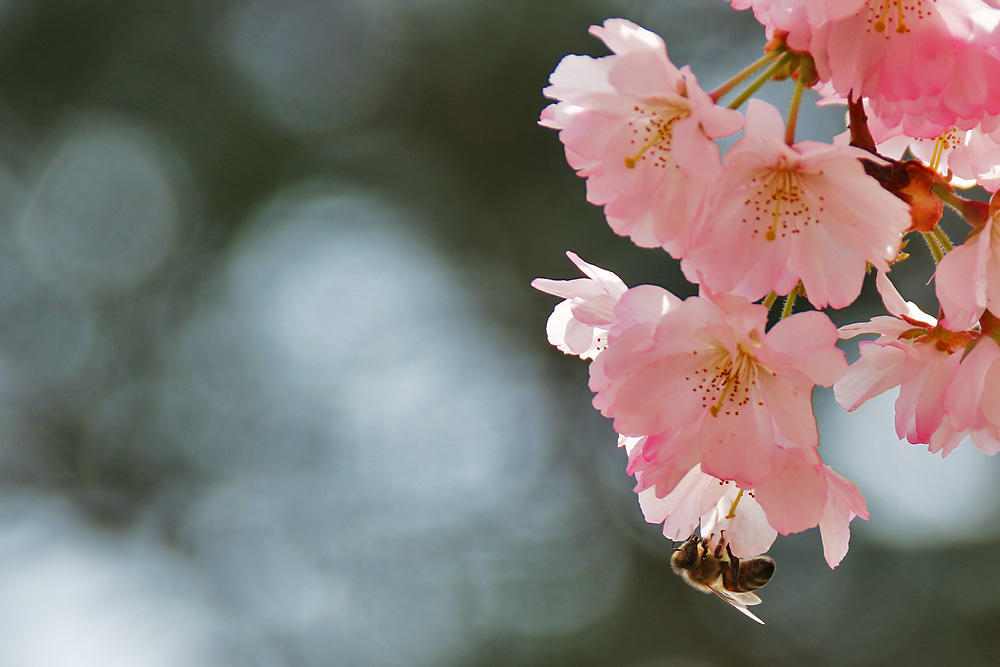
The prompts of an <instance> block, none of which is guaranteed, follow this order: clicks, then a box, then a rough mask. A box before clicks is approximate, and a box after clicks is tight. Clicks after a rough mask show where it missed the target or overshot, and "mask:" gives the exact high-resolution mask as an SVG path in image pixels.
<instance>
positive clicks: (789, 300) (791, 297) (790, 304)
mask: <svg viewBox="0 0 1000 667" xmlns="http://www.w3.org/2000/svg"><path fill="white" fill-rule="evenodd" d="M801 286H802V283H801V282H800V283H798V284H797V285H795V287H793V288H792V291H791V292H789V293H788V296H787V297H786V298H785V307H784V308H782V310H781V319H785V318H786V317H788V316H789V315H791V314H792V309H793V308H795V298H796V297H797V296H798V295H799V288H800V287H801Z"/></svg>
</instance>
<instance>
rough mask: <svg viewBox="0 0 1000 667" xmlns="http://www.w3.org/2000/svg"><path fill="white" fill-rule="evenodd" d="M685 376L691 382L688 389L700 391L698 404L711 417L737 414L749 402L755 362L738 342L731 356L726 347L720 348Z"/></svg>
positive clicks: (754, 375)
mask: <svg viewBox="0 0 1000 667" xmlns="http://www.w3.org/2000/svg"><path fill="white" fill-rule="evenodd" d="M685 379H687V380H690V381H693V382H694V386H693V387H692V388H691V390H692V391H695V392H701V395H702V407H703V408H708V411H709V412H710V413H711V414H712V416H713V417H718V416H719V414H725V415H738V414H739V413H740V409H741V408H742V407H743V406H744V405H746V404H747V403H749V402H750V399H751V396H750V392H751V390H752V388H753V387H754V385H755V384H756V381H757V363H756V360H755V359H754V358H753V356H752V355H750V354H748V353H746V352H744V350H743V348H742V346H741V347H740V349H739V352H738V353H737V355H736V358H735V359H734V358H732V357H731V356H730V354H729V352H728V351H726V350H720V351H719V354H718V355H716V357H715V359H714V360H713V361H711V362H709V363H708V364H706V365H705V366H703V367H702V368H699V369H698V370H697V371H695V372H694V376H693V377H691V376H689V377H687V378H685Z"/></svg>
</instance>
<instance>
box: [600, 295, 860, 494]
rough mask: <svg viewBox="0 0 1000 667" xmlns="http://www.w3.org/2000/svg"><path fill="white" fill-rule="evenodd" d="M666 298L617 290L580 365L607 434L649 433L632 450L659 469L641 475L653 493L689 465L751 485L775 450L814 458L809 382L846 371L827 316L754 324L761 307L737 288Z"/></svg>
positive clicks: (773, 463) (760, 319)
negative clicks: (609, 317)
mask: <svg viewBox="0 0 1000 667" xmlns="http://www.w3.org/2000/svg"><path fill="white" fill-rule="evenodd" d="M668 295H669V292H666V291H665V290H663V289H661V288H658V287H653V286H650V285H644V286H640V287H635V288H632V289H630V290H629V291H627V292H626V293H625V294H624V295H623V296H622V298H621V300H620V301H619V302H618V305H617V306H616V307H615V314H616V315H617V317H618V323H617V324H616V325H615V326H614V327H612V328H611V330H610V331H609V332H608V345H607V349H606V350H604V352H602V353H601V354H600V355H599V356H598V357H597V358H596V359H595V360H594V361H593V362H592V363H591V365H590V388H591V389H592V390H593V391H594V392H595V393H596V395H595V397H594V406H595V407H596V408H598V409H599V410H601V412H602V414H604V415H605V416H607V417H612V418H613V419H614V427H615V430H616V431H617V432H618V433H620V434H623V435H628V436H639V437H641V436H649V437H648V438H647V440H646V442H645V444H644V447H643V450H642V458H643V459H644V460H645V461H646V462H647V463H649V464H650V465H651V466H656V467H657V468H659V472H658V473H655V474H653V473H650V474H651V475H652V477H651V478H650V479H649V480H647V482H649V483H653V484H656V485H658V486H659V487H660V489H661V490H660V491H658V493H659V494H660V495H663V494H665V493H667V492H669V490H670V489H671V488H672V485H675V484H676V483H677V482H678V481H679V476H683V475H684V474H685V473H686V472H687V471H688V470H690V469H691V468H692V467H694V466H695V465H696V464H699V463H700V464H701V469H702V470H703V471H704V472H705V473H706V474H709V475H712V476H714V477H718V478H719V479H726V480H732V481H734V482H736V483H737V484H739V485H740V486H741V487H745V488H752V487H753V486H754V485H755V484H757V483H758V482H761V481H762V480H765V479H767V478H768V477H769V476H770V475H771V474H772V473H773V472H774V470H775V468H776V467H778V466H780V465H781V464H782V462H783V461H784V454H783V450H784V448H785V447H791V448H801V449H803V450H804V451H805V453H806V455H807V456H809V457H812V458H813V459H814V462H817V461H815V459H818V457H817V456H816V454H815V449H816V447H817V445H818V435H817V432H816V421H815V418H814V416H813V412H812V404H811V395H812V389H813V387H814V386H815V385H817V384H821V385H824V386H830V385H831V384H832V383H833V382H835V381H836V380H837V379H838V378H839V376H840V374H841V373H842V372H843V371H844V370H845V368H846V362H845V361H844V356H843V353H842V352H840V351H839V350H838V349H837V348H836V347H835V343H836V339H837V334H836V329H835V328H834V326H833V324H832V323H831V322H830V320H829V318H827V317H826V316H825V315H823V314H821V313H819V312H815V311H814V312H808V313H799V314H797V315H793V316H791V317H788V318H786V319H784V320H781V321H780V322H779V323H778V324H776V325H775V326H774V327H772V328H771V330H770V331H767V332H765V325H766V322H767V309H766V308H764V307H763V306H760V305H755V304H752V303H750V302H749V301H747V300H746V299H743V298H741V297H738V296H734V295H728V294H719V295H712V294H710V293H704V295H703V296H699V297H690V298H688V299H686V300H684V301H683V302H681V303H679V304H677V303H676V302H675V301H674V300H673V299H672V298H670V296H672V295H670V296H668ZM779 439H780V443H781V444H778V441H779ZM667 462H670V465H669V466H663V465H662V464H664V463H667ZM632 465H633V469H634V470H637V469H639V468H640V467H642V466H640V465H639V464H637V463H636V462H635V461H633V464H632ZM643 465H645V464H643ZM663 475H666V477H664V478H660V477H659V476H663Z"/></svg>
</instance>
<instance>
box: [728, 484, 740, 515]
mask: <svg viewBox="0 0 1000 667" xmlns="http://www.w3.org/2000/svg"><path fill="white" fill-rule="evenodd" d="M742 497H743V489H740V492H739V493H737V494H736V500H734V501H733V504H732V506H731V507H730V508H729V514H727V515H726V518H727V519H732V518H733V517H734V516H736V506H737V505H739V504H740V498H742Z"/></svg>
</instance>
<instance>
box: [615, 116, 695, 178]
mask: <svg viewBox="0 0 1000 667" xmlns="http://www.w3.org/2000/svg"><path fill="white" fill-rule="evenodd" d="M639 110H640V109H639V107H636V111H639ZM688 115H690V113H689V112H688V111H687V110H686V109H680V108H674V109H669V110H668V111H667V112H665V113H662V114H656V115H654V116H653V118H652V119H651V120H650V122H649V124H648V125H647V126H646V127H647V129H649V128H652V129H653V136H652V137H650V138H649V140H648V141H647V142H646V143H645V144H643V146H642V148H640V149H639V151H638V152H637V153H636V154H635V155H632V156H630V157H627V158H625V166H626V167H627V168H629V169H635V166H636V165H637V164H639V160H641V159H642V158H643V157H644V156H645V155H646V153H648V152H649V151H650V150H651V149H654V148H660V149H662V150H663V151H664V152H665V153H669V152H670V143H671V140H672V139H673V124H674V122H675V121H677V120H680V119H681V118H684V117H686V116H688Z"/></svg>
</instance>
